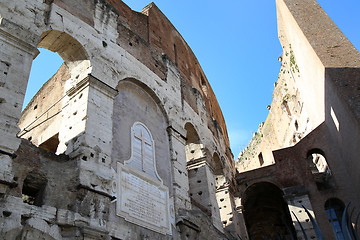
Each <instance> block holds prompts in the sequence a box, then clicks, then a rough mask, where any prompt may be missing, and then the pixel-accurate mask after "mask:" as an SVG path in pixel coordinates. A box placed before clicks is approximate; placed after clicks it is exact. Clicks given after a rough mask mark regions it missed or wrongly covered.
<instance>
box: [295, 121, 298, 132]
mask: <svg viewBox="0 0 360 240" xmlns="http://www.w3.org/2000/svg"><path fill="white" fill-rule="evenodd" d="M295 129H296V131H297V130H298V129H299V124H298V121H297V120H295Z"/></svg>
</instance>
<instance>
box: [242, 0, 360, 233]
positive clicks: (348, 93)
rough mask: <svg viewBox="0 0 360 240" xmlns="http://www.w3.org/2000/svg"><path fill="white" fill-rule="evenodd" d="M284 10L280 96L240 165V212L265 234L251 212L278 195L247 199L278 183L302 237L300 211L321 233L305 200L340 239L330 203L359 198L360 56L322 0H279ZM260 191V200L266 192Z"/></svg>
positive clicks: (281, 14) (280, 28) (276, 95)
mask: <svg viewBox="0 0 360 240" xmlns="http://www.w3.org/2000/svg"><path fill="white" fill-rule="evenodd" d="M277 16H278V34H279V40H280V42H281V45H282V47H283V55H282V56H281V57H280V58H279V60H280V61H281V63H282V65H281V69H280V73H279V78H278V80H277V81H276V83H275V89H274V92H273V101H272V103H271V105H270V106H268V109H269V115H268V117H267V119H266V121H265V122H264V123H262V124H260V126H259V130H258V132H257V133H255V134H254V137H253V139H252V140H251V142H250V144H249V146H248V147H247V148H246V149H245V150H244V151H243V152H242V153H241V154H240V155H239V158H238V161H237V163H236V166H237V169H238V171H239V174H238V175H237V182H238V184H239V185H238V193H237V194H238V195H237V196H239V198H241V206H240V207H241V208H242V209H243V211H242V213H241V214H242V216H244V218H245V222H246V224H247V229H248V233H249V234H258V232H257V229H254V228H253V230H251V231H250V230H249V227H251V226H252V227H254V226H256V224H253V223H252V222H251V221H252V218H256V217H258V216H257V214H256V212H257V211H258V208H261V207H263V206H266V205H267V204H271V199H270V198H271V196H269V197H270V198H269V201H267V203H266V204H261V203H259V204H258V205H259V206H258V208H256V206H253V207H251V206H249V205H247V202H246V197H247V196H248V195H249V194H250V193H251V194H250V195H252V194H253V192H252V191H253V190H251V189H255V187H256V186H259V184H260V185H261V184H268V183H271V184H273V185H275V186H277V187H278V188H279V189H280V190H281V194H282V195H283V197H282V198H283V199H285V200H286V203H287V205H288V207H287V209H286V211H289V213H290V214H291V218H292V222H293V225H294V227H295V231H296V234H297V237H298V238H299V239H302V237H303V235H302V232H301V227H300V224H299V223H298V221H297V219H296V218H295V217H294V216H295V215H296V216H297V218H298V219H299V222H300V223H301V224H302V226H303V227H304V228H305V231H306V232H307V234H308V237H310V236H315V232H314V230H313V227H312V225H309V224H308V222H309V218H308V216H307V215H306V214H305V213H304V209H303V208H302V206H301V205H304V206H305V207H306V208H307V209H308V210H309V211H310V212H311V214H312V215H313V216H314V217H315V218H316V221H317V222H318V224H319V226H320V228H321V229H322V232H323V234H324V238H325V239H335V237H334V234H333V229H332V226H331V225H330V224H329V218H328V215H327V213H326V211H325V210H327V209H326V207H328V205H327V203H328V202H329V201H330V200H334V199H335V200H336V201H337V202H339V203H342V205H344V204H345V203H347V202H349V201H352V203H354V205H355V207H357V203H358V202H359V201H358V199H359V192H358V191H356V190H354V187H355V188H357V186H358V184H359V177H358V174H356V173H355V172H357V169H358V167H359V166H358V161H357V160H356V159H357V157H356V156H358V155H359V149H358V148H356V147H355V145H356V144H358V143H359V141H360V138H359V119H358V112H359V109H358V106H357V104H356V103H355V102H358V101H357V98H358V96H357V93H356V92H358V91H359V89H358V88H357V87H356V86H358V85H359V83H360V82H359V69H360V65H359V61H360V54H359V52H358V51H357V50H356V49H355V48H354V46H353V45H352V44H351V43H350V42H349V41H348V40H347V38H346V37H345V36H344V35H343V34H342V33H341V31H340V30H339V29H338V28H337V27H336V25H335V24H334V23H333V22H332V21H331V19H330V18H329V17H328V16H327V15H326V13H325V12H324V11H323V10H322V9H321V7H320V6H319V4H318V3H317V2H316V1H313V0H306V1H301V2H298V1H292V0H278V1H277ZM253 187H254V188H253ZM249 189H250V190H251V191H248V190H249ZM254 192H257V193H256V194H255V195H256V196H258V197H259V198H261V196H263V195H262V194H264V192H262V190H261V189H258V190H257V191H254ZM264 196H265V195H264ZM354 201H355V202H354ZM344 206H345V205H344ZM292 212H293V213H294V214H292ZM263 217H264V218H271V215H269V214H268V215H267V216H266V217H265V216H263ZM263 224H264V225H266V223H265V222H263ZM249 231H250V232H249ZM269 233H270V231H269Z"/></svg>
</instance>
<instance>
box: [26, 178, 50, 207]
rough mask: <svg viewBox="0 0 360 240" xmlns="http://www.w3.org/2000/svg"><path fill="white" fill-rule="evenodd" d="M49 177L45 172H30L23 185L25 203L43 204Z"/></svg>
mask: <svg viewBox="0 0 360 240" xmlns="http://www.w3.org/2000/svg"><path fill="white" fill-rule="evenodd" d="M46 183H47V179H46V177H45V175H44V174H41V173H37V172H31V173H29V174H28V175H27V176H26V178H25V180H24V183H23V186H22V192H21V193H22V199H23V201H24V202H25V203H27V204H31V205H35V206H41V205H42V204H43V198H44V191H45V187H46Z"/></svg>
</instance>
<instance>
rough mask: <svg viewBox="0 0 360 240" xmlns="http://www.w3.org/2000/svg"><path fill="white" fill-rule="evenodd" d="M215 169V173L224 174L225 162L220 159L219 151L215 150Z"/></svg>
mask: <svg viewBox="0 0 360 240" xmlns="http://www.w3.org/2000/svg"><path fill="white" fill-rule="evenodd" d="M212 159H213V169H214V174H215V175H222V174H223V173H224V172H223V164H222V162H221V160H220V157H219V154H218V153H217V152H214V154H213V157H212Z"/></svg>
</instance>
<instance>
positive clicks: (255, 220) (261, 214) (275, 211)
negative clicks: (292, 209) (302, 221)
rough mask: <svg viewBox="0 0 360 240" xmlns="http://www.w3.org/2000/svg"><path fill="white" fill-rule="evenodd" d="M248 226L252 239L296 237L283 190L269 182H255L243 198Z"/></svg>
mask: <svg viewBox="0 0 360 240" xmlns="http://www.w3.org/2000/svg"><path fill="white" fill-rule="evenodd" d="M242 205H243V206H244V210H243V213H244V218H245V224H246V228H247V230H248V234H249V237H250V239H251V240H258V239H259V240H260V239H261V240H262V239H293V238H295V239H296V235H295V230H294V227H293V224H292V221H291V217H290V213H289V209H288V206H287V204H286V202H285V200H284V198H283V192H282V191H281V190H280V189H279V188H278V187H277V186H275V185H274V184H272V183H269V182H260V183H255V184H253V185H251V186H250V187H248V188H247V190H246V191H245V192H244V195H243V198H242Z"/></svg>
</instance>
